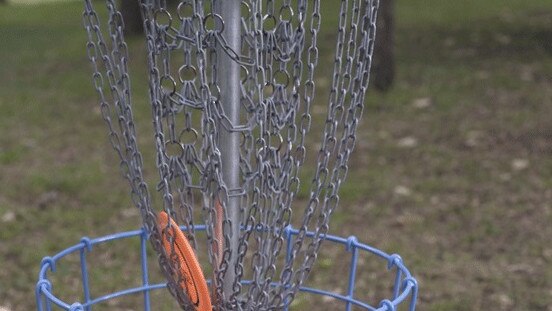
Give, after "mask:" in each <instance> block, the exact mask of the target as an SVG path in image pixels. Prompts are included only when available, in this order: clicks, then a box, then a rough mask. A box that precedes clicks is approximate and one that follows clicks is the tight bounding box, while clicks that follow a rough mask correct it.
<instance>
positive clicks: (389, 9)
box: [371, 0, 395, 91]
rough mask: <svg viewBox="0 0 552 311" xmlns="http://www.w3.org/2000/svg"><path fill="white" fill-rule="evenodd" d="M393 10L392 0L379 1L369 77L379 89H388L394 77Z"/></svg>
mask: <svg viewBox="0 0 552 311" xmlns="http://www.w3.org/2000/svg"><path fill="white" fill-rule="evenodd" d="M393 11H394V10H393V0H381V1H380V4H379V10H378V20H377V31H376V45H375V46H374V59H373V62H372V78H371V80H372V83H373V85H374V86H375V87H376V89H378V90H380V91H386V90H388V89H389V88H390V87H391V85H393V80H394V78H395V47H394V45H395V40H394V32H395V31H394V28H395V27H394V22H393V15H394V14H393Z"/></svg>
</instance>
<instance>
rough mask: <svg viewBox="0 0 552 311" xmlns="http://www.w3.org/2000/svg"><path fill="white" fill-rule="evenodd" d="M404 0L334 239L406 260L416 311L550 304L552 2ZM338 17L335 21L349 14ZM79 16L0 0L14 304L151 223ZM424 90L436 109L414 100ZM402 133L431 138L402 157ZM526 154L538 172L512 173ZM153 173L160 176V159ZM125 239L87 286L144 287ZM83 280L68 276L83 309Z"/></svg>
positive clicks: (6, 211)
mask: <svg viewBox="0 0 552 311" xmlns="http://www.w3.org/2000/svg"><path fill="white" fill-rule="evenodd" d="M397 2H398V3H397V4H396V8H397V11H396V13H397V15H396V20H397V65H398V67H397V68H398V69H397V70H398V71H397V80H396V84H395V86H394V88H393V89H392V90H391V91H390V92H388V93H386V94H379V93H376V92H370V94H369V95H368V100H367V105H366V109H365V113H364V119H363V121H362V125H361V128H360V129H359V133H358V143H357V146H356V149H355V153H354V156H353V158H352V159H351V170H350V172H349V175H348V179H347V182H346V183H345V184H344V185H343V188H342V189H341V196H342V198H341V206H340V208H339V210H338V211H337V212H336V214H335V215H334V218H333V222H332V224H333V226H332V227H331V230H332V232H333V233H336V234H341V235H345V236H347V235H350V234H355V235H357V236H358V237H359V239H360V240H361V241H363V242H367V243H370V244H372V245H375V246H377V247H379V248H382V249H384V250H386V251H388V252H391V253H395V252H396V253H399V254H401V256H402V257H403V259H404V260H405V262H406V263H407V265H408V266H409V267H410V268H411V270H412V271H413V272H414V274H415V276H416V277H417V278H418V279H419V282H420V286H421V287H420V299H419V308H420V310H478V309H485V308H493V309H494V310H545V311H549V310H550V306H551V305H552V294H551V293H552V247H551V244H550V242H549V239H550V237H551V236H552V226H550V224H551V223H552V207H551V202H552V192H551V190H550V189H552V188H551V186H552V160H551V157H550V156H551V154H552V126H551V124H552V44H551V42H552V30H551V29H552V3H551V2H550V1H548V0H525V1H523V0H486V1H476V0H467V1H453V0H423V1H422V0H410V1H406V0H398V1H397ZM324 3H330V2H328V1H325V2H324ZM331 3H337V1H336V2H331ZM326 9H327V12H323V14H324V16H327V17H328V20H327V22H326V24H324V25H323V28H324V29H328V28H329V27H328V25H329V24H330V23H331V22H332V21H334V20H332V19H335V14H332V12H333V11H334V9H332V8H330V7H327V8H326ZM81 12H82V7H81V4H80V3H79V2H63V3H48V4H40V5H39V4H37V5H24V6H23V5H15V4H10V5H8V6H0V42H1V43H0V111H1V113H0V133H2V134H1V135H0V240H1V241H0V263H2V268H1V269H0V307H1V306H5V307H8V308H10V309H11V310H13V311H20V310H21V311H23V310H32V309H34V308H35V307H34V298H33V296H34V283H35V281H36V275H37V272H38V267H39V263H40V260H41V258H42V257H43V256H46V255H52V254H54V253H56V252H58V251H60V250H61V249H63V248H65V247H67V246H70V245H73V244H74V243H76V242H77V241H78V240H79V238H80V237H81V236H99V235H104V234H108V233H112V232H114V231H121V230H128V229H134V228H136V227H137V226H139V217H138V215H137V214H136V213H133V211H134V210H133V209H132V207H131V206H132V204H131V202H130V198H129V193H128V192H129V191H128V186H127V184H126V182H125V181H124V180H123V179H122V178H121V177H119V171H118V166H117V165H118V161H117V159H116V157H115V154H114V152H113V151H112V150H111V147H110V146H109V144H108V142H107V135H106V129H105V126H104V124H103V121H102V120H101V116H100V115H99V112H98V109H97V100H96V95H95V93H94V91H93V89H92V84H91V79H90V76H91V74H90V65H89V63H88V61H87V59H86V53H85V49H84V45H85V40H86V39H85V33H84V30H83V29H82V26H81V20H80V19H81ZM323 38H326V40H321V41H320V44H321V46H320V49H321V58H322V59H324V60H329V61H331V55H327V54H324V52H327V51H329V50H330V49H332V48H333V45H332V44H331V40H328V38H332V35H331V34H329V35H326V37H323ZM130 49H131V51H133V52H132V55H131V57H132V60H133V63H132V67H131V71H132V73H131V74H132V76H133V78H134V80H133V83H135V85H134V91H135V94H134V99H135V102H136V104H137V106H138V107H142V108H140V109H137V111H136V116H137V118H138V119H139V120H142V121H141V123H140V124H139V125H138V132H139V134H140V144H141V146H142V149H143V150H149V151H147V152H146V154H145V158H146V159H150V160H151V159H152V157H153V155H152V153H151V150H152V146H151V142H150V140H149V137H151V134H150V123H149V122H150V121H149V120H148V118H149V111H148V108H147V105H145V104H146V102H147V93H146V90H145V88H144V87H142V86H145V85H146V82H145V81H146V77H145V75H143V74H141V73H143V68H142V67H141V65H142V64H143V53H144V46H143V42H142V40H140V39H133V40H131V42H130ZM327 67H329V66H322V67H320V69H321V72H320V73H321V74H322V75H321V76H324V75H325V74H327V73H328V70H330V69H331V68H327ZM324 83H327V81H326V82H325V81H323V80H320V81H319V84H320V85H322V84H324ZM320 98H324V97H320ZM419 98H429V101H430V103H431V104H430V106H429V107H427V108H421V109H420V108H416V107H415V105H414V104H413V103H414V102H415V101H416V100H417V99H419ZM405 137H411V138H414V139H415V141H416V142H417V143H416V144H415V145H414V146H411V147H401V146H400V145H399V141H400V140H401V139H403V138H405ZM520 159H521V160H523V161H526V162H525V163H527V166H526V167H521V168H520V167H519V166H518V167H516V165H515V163H518V162H519V161H518V162H516V161H517V160H520ZM148 161H149V160H148ZM523 161H522V162H523ZM148 163H150V162H148ZM151 163H152V162H151ZM305 172H306V173H308V172H312V171H309V170H306V171H305ZM146 173H147V176H148V177H150V178H155V177H156V175H155V171H154V170H152V166H151V165H150V166H149V169H148V170H147V171H146ZM306 180H307V181H308V179H306ZM303 187H305V189H304V190H303V192H302V196H300V198H301V199H304V198H305V192H304V191H306V190H307V189H308V183H303ZM405 189H406V190H405ZM300 203H301V202H300ZM12 218H13V220H12ZM120 247H121V248H120V249H121V250H122V251H123V252H125V254H128V256H125V257H121V255H120V254H118V253H117V252H114V250H112V249H111V250H110V249H108V248H103V249H101V251H103V252H104V254H105V255H102V256H103V257H101V258H97V262H98V266H100V265H99V262H100V261H101V262H105V263H106V270H105V271H104V270H102V271H101V272H98V273H97V274H94V275H92V276H91V279H92V280H93V281H94V283H95V284H101V285H96V286H97V288H98V287H101V288H98V290H100V289H101V290H102V291H109V290H114V289H117V288H121V287H123V286H125V284H126V285H128V284H129V283H132V282H134V281H136V280H137V278H138V276H137V275H135V274H136V273H135V271H134V270H133V269H134V267H135V266H134V265H132V264H131V263H134V262H136V260H137V257H136V254H134V253H133V250H134V249H135V248H136V247H137V244H136V243H129V244H127V245H121V246H120ZM340 251H341V250H337V249H332V248H331V247H330V248H328V249H326V250H325V251H324V252H325V253H324V255H323V256H322V258H321V259H320V261H319V263H318V268H319V270H315V272H313V275H312V278H311V282H312V283H314V284H316V285H317V286H330V289H343V288H341V287H342V285H340V284H341V283H339V282H341V281H342V280H341V278H339V275H340V273H339V272H336V271H340V270H339V268H340V267H339V263H338V264H335V263H334V262H333V261H332V258H334V257H335V256H337V253H338V252H340ZM75 260H76V259H74V258H73V259H69V260H68V262H69V263H70V262H74V261H75ZM60 267H61V266H60ZM60 269H67V270H66V271H67V272H68V273H72V272H74V271H72V270H71V269H72V268H70V266H67V267H66V268H60ZM152 270H155V263H152ZM121 271H123V273H121ZM360 271H361V272H359V278H358V280H359V281H358V282H359V287H360V289H359V291H358V292H359V293H361V294H360V295H365V296H362V297H366V298H369V299H376V298H378V297H379V295H381V293H382V292H383V291H384V290H385V286H383V285H381V284H378V282H376V281H373V280H374V278H375V277H376V276H379V274H378V273H379V272H381V263H377V262H370V261H366V262H363V263H362V267H361V269H360ZM62 272H65V271H60V272H59V273H58V274H62ZM155 277H157V278H158V277H159V276H155ZM71 282H74V280H71V279H70V278H68V279H63V278H61V279H60V280H59V282H58V283H57V284H60V283H61V284H65V287H66V288H68V287H73V289H72V290H67V292H65V293H64V295H66V296H64V297H74V299H79V295H80V292H79V288H78V286H72V283H71ZM380 298H381V297H380ZM139 302H140V300H139V299H134V298H130V299H126V300H125V299H123V300H121V301H117V302H116V303H114V304H111V305H105V306H104V307H103V309H109V310H125V309H134V308H135V307H134V306H135V305H136V303H139ZM294 303H295V304H296V309H297V310H306V309H307V308H309V306H310V304H309V301H308V300H306V299H304V298H300V299H298V300H297V301H296V302H294ZM324 305H327V307H326V308H327V309H328V310H333V309H332V308H334V307H335V306H334V305H332V304H324ZM173 307H174V306H172V305H169V306H158V309H159V310H169V309H170V308H173ZM173 309H174V308H173ZM322 309H324V308H322ZM322 309H320V310H322Z"/></svg>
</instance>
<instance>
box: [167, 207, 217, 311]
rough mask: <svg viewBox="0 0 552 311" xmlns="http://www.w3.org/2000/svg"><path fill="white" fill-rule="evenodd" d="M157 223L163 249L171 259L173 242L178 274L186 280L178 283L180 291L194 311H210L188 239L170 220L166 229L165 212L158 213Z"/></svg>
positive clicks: (204, 283)
mask: <svg viewBox="0 0 552 311" xmlns="http://www.w3.org/2000/svg"><path fill="white" fill-rule="evenodd" d="M157 223H158V224H159V231H160V234H161V238H162V239H163V247H164V248H165V252H166V253H167V255H168V256H169V257H173V256H171V255H172V254H171V253H172V250H173V247H172V245H171V240H173V241H174V252H175V255H176V258H175V259H174V260H178V264H179V267H180V272H179V273H180V274H181V275H182V277H184V278H185V279H186V281H185V282H181V283H180V286H181V287H182V290H184V291H185V292H186V294H188V298H189V299H190V301H191V302H192V304H193V305H194V306H195V310H197V311H212V306H211V297H210V296H209V289H208V288H207V281H206V280H205V277H204V276H203V271H202V270H201V267H200V265H199V262H198V261H197V258H196V256H195V253H194V250H193V249H192V246H191V245H190V243H188V239H186V237H185V236H184V233H182V231H181V230H180V228H179V227H178V225H177V224H176V222H174V220H172V219H170V227H168V225H169V216H168V215H167V213H166V212H164V211H163V212H161V213H159V215H158V216H157ZM173 258H174V257H173ZM175 266H176V265H175Z"/></svg>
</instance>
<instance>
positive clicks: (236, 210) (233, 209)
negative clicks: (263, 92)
mask: <svg viewBox="0 0 552 311" xmlns="http://www.w3.org/2000/svg"><path fill="white" fill-rule="evenodd" d="M214 9H215V14H218V15H220V17H221V19H222V23H223V27H224V29H223V32H222V36H223V37H224V39H225V40H226V42H227V43H228V47H229V48H230V49H232V50H234V51H235V52H237V53H239V52H240V50H241V31H240V28H241V25H240V21H241V16H240V12H241V11H240V10H241V1H240V0H218V1H216V2H215V7H214ZM218 23H219V24H220V21H218ZM218 27H220V25H217V29H220V28H218ZM216 53H217V83H218V85H219V86H220V100H221V103H222V106H223V109H224V114H225V115H226V117H228V119H229V120H230V122H231V123H232V124H233V125H234V126H237V125H238V124H239V122H240V65H239V64H238V63H237V62H236V61H235V60H233V59H232V58H231V57H230V56H228V54H227V52H226V51H225V47H223V46H222V45H221V44H219V45H217V48H216ZM219 133H220V134H219V146H220V148H221V150H220V151H221V155H222V175H223V181H224V183H225V185H226V187H227V190H228V191H230V193H231V190H233V189H237V188H239V186H240V184H239V183H240V165H239V164H240V149H239V143H240V141H239V140H240V136H239V133H238V132H234V131H232V130H231V129H225V128H224V127H223V126H221V127H220V132H219ZM224 214H225V215H226V216H227V218H225V220H226V222H225V225H224V226H223V232H224V236H226V235H228V236H229V238H230V239H229V245H225V246H226V247H225V249H229V250H230V252H231V254H230V258H229V259H228V271H226V275H225V277H224V280H223V284H222V292H223V294H224V296H225V300H227V299H228V298H229V297H230V295H232V293H233V291H234V290H233V284H234V283H235V279H236V273H235V267H236V264H237V257H238V256H237V251H238V243H239V235H240V207H239V198H238V197H235V196H233V197H229V199H228V202H227V203H226V211H225V213H224Z"/></svg>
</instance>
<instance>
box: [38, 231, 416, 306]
mask: <svg viewBox="0 0 552 311" xmlns="http://www.w3.org/2000/svg"><path fill="white" fill-rule="evenodd" d="M242 229H243V228H242ZM196 230H198V231H202V230H205V226H204V225H200V226H196ZM255 230H267V229H266V228H260V229H255ZM284 230H286V233H285V238H286V243H287V244H286V260H288V259H289V254H290V252H291V249H290V246H291V244H292V243H291V242H292V241H293V236H294V235H297V234H298V233H299V230H297V229H293V228H291V227H287V228H285V229H284ZM306 235H307V236H308V237H312V236H314V233H313V232H307V234H306ZM136 236H138V237H140V239H141V241H140V252H141V258H142V262H141V265H142V271H143V274H142V286H141V287H136V288H129V289H125V290H122V291H119V292H115V293H110V294H107V295H104V296H101V297H98V298H95V299H91V298H90V296H89V294H88V297H89V298H87V294H85V303H84V304H80V303H78V302H76V303H73V304H71V305H69V304H68V303H66V302H64V301H62V300H61V299H59V298H57V297H56V296H55V295H54V294H53V292H52V290H51V288H52V286H51V283H50V281H49V279H48V272H49V271H50V272H51V273H55V271H56V265H57V262H58V261H59V260H60V259H62V258H63V257H65V256H67V255H69V254H72V253H75V252H77V251H78V252H80V254H81V273H82V275H83V287H84V284H85V283H86V284H87V283H88V280H87V279H88V277H87V275H88V270H87V269H86V258H85V252H86V251H87V250H88V251H90V250H91V247H92V246H93V245H96V244H101V243H108V242H110V241H113V240H118V239H126V238H130V237H136ZM323 237H324V238H325V239H326V241H328V242H333V243H338V244H342V245H345V246H347V249H348V250H349V251H350V252H351V253H352V254H351V266H350V272H349V283H348V285H349V286H348V290H347V295H346V296H345V295H342V294H339V293H333V292H328V291H325V290H321V289H316V288H310V287H301V288H300V289H299V290H300V291H301V292H304V293H309V294H315V295H320V296H325V297H331V298H334V299H337V300H339V301H343V302H345V303H346V308H347V310H350V308H352V306H353V305H354V306H358V307H360V308H362V309H364V310H378V311H382V310H386V309H388V308H390V307H392V308H396V307H397V306H398V305H399V304H401V303H403V302H406V301H407V298H408V297H410V299H409V310H410V311H415V307H416V301H417V297H418V283H417V281H416V279H414V278H413V277H412V275H411V273H410V271H409V270H408V269H407V268H406V266H404V264H403V262H402V260H401V259H400V257H399V256H398V255H395V254H394V255H389V254H387V253H385V252H383V251H381V250H378V249H376V248H373V247H371V246H368V245H365V244H362V243H359V242H358V241H357V240H356V239H355V238H354V237H349V238H342V237H337V236H332V235H324V236H323ZM146 241H147V234H146V233H145V231H144V230H135V231H129V232H122V233H116V234H112V235H108V236H104V237H100V238H96V239H87V238H84V239H83V240H81V243H79V244H76V245H73V246H71V247H69V248H67V249H65V250H63V251H61V252H59V253H57V254H56V255H54V256H53V257H45V258H44V259H43V260H42V263H41V268H40V272H39V280H38V282H37V285H36V289H35V295H36V303H37V310H39V311H44V305H46V310H48V311H50V310H51V306H52V304H53V305H56V306H58V307H60V308H61V309H64V310H68V311H71V310H82V309H81V308H84V310H85V311H88V310H90V309H91V306H92V305H95V304H98V303H101V302H104V301H107V300H109V299H113V298H116V297H120V296H124V295H130V294H135V293H143V294H144V310H146V311H150V308H151V307H150V295H149V292H150V291H152V290H158V289H162V288H165V287H166V284H165V283H160V284H153V285H151V284H149V280H148V272H147V271H148V269H147V252H146V250H147V247H146V246H147V245H146V244H147V243H146ZM360 251H364V252H366V253H371V254H373V255H376V256H377V257H380V258H381V259H383V260H385V261H387V264H388V269H391V268H393V267H395V268H396V269H397V273H396V274H395V287H394V290H393V297H392V300H387V299H385V300H383V301H382V302H381V303H380V306H379V307H377V308H375V307H373V306H370V305H369V304H368V303H366V302H363V301H359V300H357V299H355V298H354V289H355V288H354V287H355V286H354V283H355V279H356V271H357V267H358V256H359V254H360ZM85 278H86V280H85ZM397 282H399V285H398V286H397ZM401 282H402V289H401ZM242 284H243V285H247V284H251V281H250V280H243V281H242ZM271 286H281V284H279V283H277V282H274V283H272V284H271ZM87 287H88V285H87ZM85 291H86V290H85ZM286 310H288V307H287V306H286Z"/></svg>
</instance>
